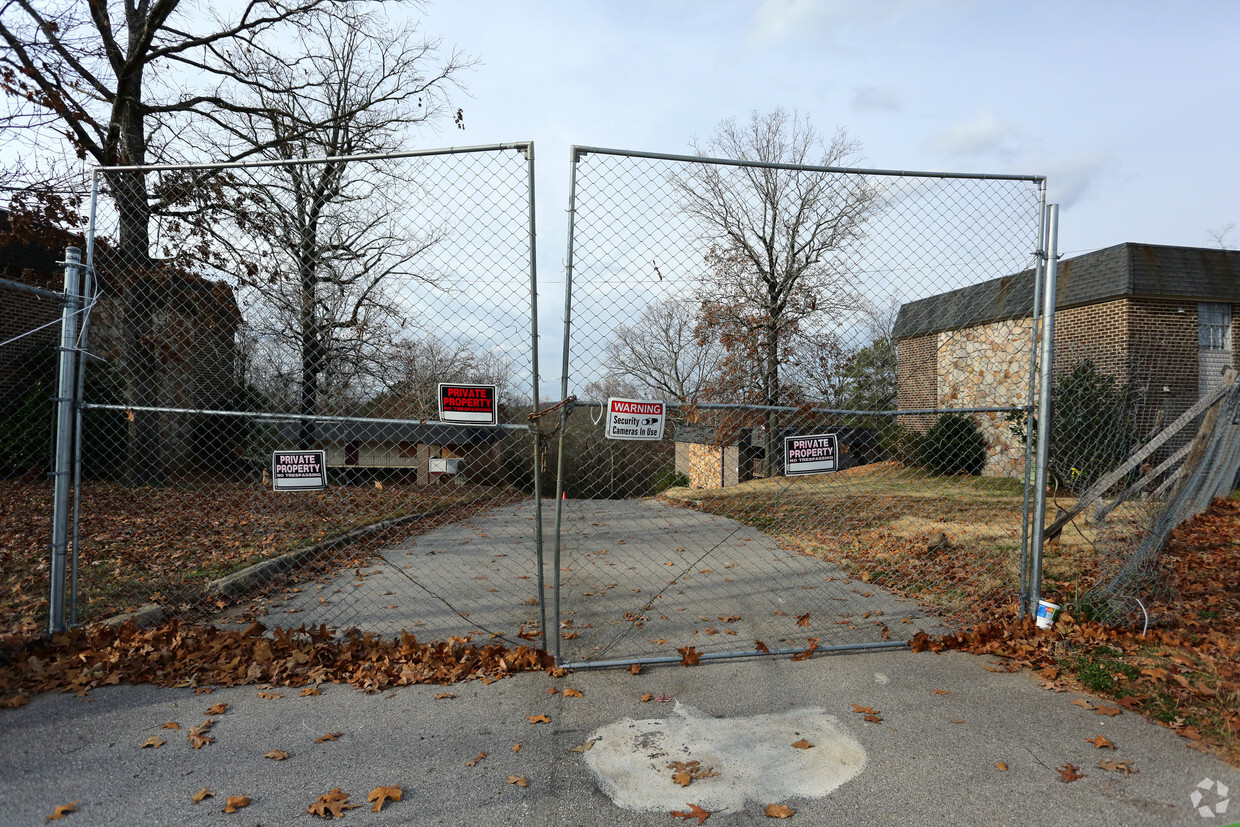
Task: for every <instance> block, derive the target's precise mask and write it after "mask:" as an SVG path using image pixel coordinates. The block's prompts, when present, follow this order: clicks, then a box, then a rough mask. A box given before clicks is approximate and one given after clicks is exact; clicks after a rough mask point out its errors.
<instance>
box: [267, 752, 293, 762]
mask: <svg viewBox="0 0 1240 827" xmlns="http://www.w3.org/2000/svg"><path fill="white" fill-rule="evenodd" d="M263 757H264V758H270V759H271V760H272V761H283V760H285V759H286V758H288V753H287V752H285V751H284V750H282V749H273V750H269V751H268V752H265V753H263Z"/></svg>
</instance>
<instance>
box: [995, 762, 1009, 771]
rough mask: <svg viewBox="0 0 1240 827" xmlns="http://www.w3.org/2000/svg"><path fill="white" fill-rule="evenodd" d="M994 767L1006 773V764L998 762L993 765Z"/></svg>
mask: <svg viewBox="0 0 1240 827" xmlns="http://www.w3.org/2000/svg"><path fill="white" fill-rule="evenodd" d="M995 766H996V767H998V768H999V769H1000V770H1001V771H1002V772H1007V764H1006V763H1004V762H1003V761H1000V762H999V763H998V764H995Z"/></svg>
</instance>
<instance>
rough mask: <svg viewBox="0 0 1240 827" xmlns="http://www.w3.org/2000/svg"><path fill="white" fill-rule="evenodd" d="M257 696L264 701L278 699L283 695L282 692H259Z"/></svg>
mask: <svg viewBox="0 0 1240 827" xmlns="http://www.w3.org/2000/svg"><path fill="white" fill-rule="evenodd" d="M258 697H259V698H261V699H262V700H264V701H278V700H280V699H281V698H283V697H284V693H283V692H259V693H258Z"/></svg>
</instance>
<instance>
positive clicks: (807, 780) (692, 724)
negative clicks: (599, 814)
mask: <svg viewBox="0 0 1240 827" xmlns="http://www.w3.org/2000/svg"><path fill="white" fill-rule="evenodd" d="M590 741H592V742H593V745H592V747H591V748H590V749H589V750H587V751H586V752H585V760H586V763H587V765H588V766H589V768H590V770H591V772H592V773H593V774H594V777H595V780H596V782H597V783H598V786H599V788H600V789H601V790H602V791H603V792H604V793H605V794H606V795H607V797H608V798H610V799H611V800H612V801H613V802H614V803H615V804H616V805H617V806H619V807H622V808H624V809H626V810H635V811H638V812H657V811H670V810H675V809H678V808H683V807H684V806H685V804H686V802H692V803H694V804H697V805H698V806H700V807H704V808H706V809H707V810H711V811H722V810H732V811H734V812H735V811H739V810H742V809H744V808H745V803H746V801H749V802H753V803H754V804H757V805H759V807H761V806H762V805H764V804H773V803H778V802H782V801H785V800H787V799H792V798H798V799H802V798H821V797H823V796H825V795H827V794H829V793H831V792H832V791H833V790H835V789H836V788H838V787H839V786H840V785H841V784H844V783H846V782H848V781H850V780H851V779H853V778H855V777H856V776H857V774H858V773H860V772H861V770H862V769H864V767H865V763H866V755H865V750H864V749H863V748H862V746H861V744H860V743H859V742H858V741H857V740H856V739H855V738H853V737H852V735H851V734H849V733H848V731H847V730H846V729H844V727H842V726H841V725H840V723H839V721H838V719H836V718H835V717H834V716H832V715H828V714H827V713H826V712H825V711H824V710H822V709H817V708H810V709H795V710H791V711H789V712H774V713H769V714H763V715H749V716H743V717H735V718H713V717H711V716H709V715H706V714H703V713H702V712H699V711H698V710H696V709H694V708H693V707H690V706H687V705H684V704H681V703H677V704H676V706H675V709H674V710H673V713H672V715H670V716H668V717H667V718H650V719H645V720H633V719H631V718H625V719H622V720H620V721H617V722H616V723H613V724H608V725H607V726H604V727H601V728H599V729H597V730H595V731H594V733H593V735H591V738H590ZM806 743H808V744H809V745H810V746H808V747H804V746H803V747H802V748H798V747H794V746H793V744H802V745H804V744H806ZM690 761H697V762H698V766H699V767H700V768H702V769H704V770H706V769H708V770H710V771H713V772H715V773H717V775H710V776H708V777H703V778H700V779H695V780H693V781H692V782H691V783H690V784H689V785H688V786H687V787H686V786H681V785H680V784H678V783H677V782H676V781H675V780H674V779H673V774H674V772H675V770H673V769H672V768H671V767H669V765H670V764H672V763H673V762H681V763H687V762H690Z"/></svg>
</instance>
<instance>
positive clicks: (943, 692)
mask: <svg viewBox="0 0 1240 827" xmlns="http://www.w3.org/2000/svg"><path fill="white" fill-rule="evenodd" d="M934 694H936V695H950V694H952V693H951V690H949V689H936V690H934Z"/></svg>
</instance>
